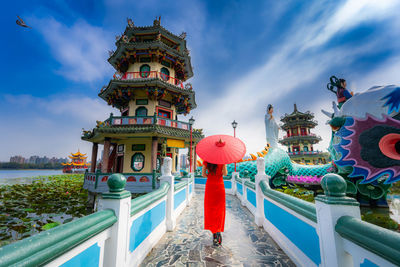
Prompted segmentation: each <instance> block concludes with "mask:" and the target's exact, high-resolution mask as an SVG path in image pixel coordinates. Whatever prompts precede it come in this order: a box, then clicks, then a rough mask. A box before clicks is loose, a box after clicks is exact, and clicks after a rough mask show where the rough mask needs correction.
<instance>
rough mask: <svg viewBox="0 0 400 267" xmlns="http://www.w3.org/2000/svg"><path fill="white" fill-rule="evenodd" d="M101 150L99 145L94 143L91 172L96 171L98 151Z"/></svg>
mask: <svg viewBox="0 0 400 267" xmlns="http://www.w3.org/2000/svg"><path fill="white" fill-rule="evenodd" d="M98 149H99V144H98V143H93V146H92V163H91V165H90V172H95V171H96V163H97V151H98Z"/></svg>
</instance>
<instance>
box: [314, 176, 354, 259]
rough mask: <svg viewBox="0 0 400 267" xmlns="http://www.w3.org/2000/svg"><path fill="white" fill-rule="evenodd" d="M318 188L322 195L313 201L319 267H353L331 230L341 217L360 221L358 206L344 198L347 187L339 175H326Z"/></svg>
mask: <svg viewBox="0 0 400 267" xmlns="http://www.w3.org/2000/svg"><path fill="white" fill-rule="evenodd" d="M321 186H322V189H324V195H318V196H317V197H316V198H315V206H316V210H317V233H318V236H319V245H320V249H321V260H322V266H332V267H333V266H353V262H352V258H351V256H350V255H349V254H347V253H345V251H344V248H343V242H342V238H341V237H340V235H339V234H338V233H336V231H335V226H336V222H337V220H338V219H339V218H340V217H342V216H345V215H347V216H352V217H355V218H358V219H360V218H361V215H360V208H359V205H360V204H359V203H358V202H357V201H356V200H355V199H354V198H350V197H346V189H347V184H346V181H345V180H344V179H343V178H342V177H341V176H340V175H337V174H333V173H329V174H326V175H325V176H324V177H323V178H322V180H321Z"/></svg>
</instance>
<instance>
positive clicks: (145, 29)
mask: <svg viewBox="0 0 400 267" xmlns="http://www.w3.org/2000/svg"><path fill="white" fill-rule="evenodd" d="M137 33H141V34H146V33H149V34H150V33H161V34H162V35H164V36H166V37H168V38H169V39H171V40H172V41H174V42H176V43H180V44H182V45H185V44H186V40H185V39H184V38H182V37H181V36H178V35H176V34H173V33H172V32H170V31H168V30H167V29H165V28H164V27H163V26H161V25H152V26H139V27H138V26H133V27H130V26H129V25H128V26H127V27H126V28H125V32H124V34H125V35H127V36H128V37H131V36H133V35H134V34H137ZM117 43H118V42H117Z"/></svg>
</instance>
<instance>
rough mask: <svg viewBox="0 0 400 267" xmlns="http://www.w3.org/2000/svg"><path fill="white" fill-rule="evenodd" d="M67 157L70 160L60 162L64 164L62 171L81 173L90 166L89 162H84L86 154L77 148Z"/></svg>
mask: <svg viewBox="0 0 400 267" xmlns="http://www.w3.org/2000/svg"><path fill="white" fill-rule="evenodd" d="M68 157H69V158H70V159H71V162H67V163H61V165H63V166H64V168H63V172H64V173H83V172H85V171H86V170H87V169H88V168H89V167H90V163H87V162H86V159H87V156H86V154H82V153H81V152H80V151H79V149H78V152H76V153H71V156H68Z"/></svg>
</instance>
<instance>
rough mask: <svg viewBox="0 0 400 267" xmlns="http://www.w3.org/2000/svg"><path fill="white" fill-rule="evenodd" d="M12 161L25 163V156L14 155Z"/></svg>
mask: <svg viewBox="0 0 400 267" xmlns="http://www.w3.org/2000/svg"><path fill="white" fill-rule="evenodd" d="M10 162H15V163H19V164H23V163H25V158H24V157H22V156H13V157H11V158H10Z"/></svg>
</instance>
